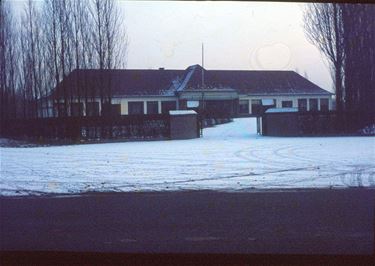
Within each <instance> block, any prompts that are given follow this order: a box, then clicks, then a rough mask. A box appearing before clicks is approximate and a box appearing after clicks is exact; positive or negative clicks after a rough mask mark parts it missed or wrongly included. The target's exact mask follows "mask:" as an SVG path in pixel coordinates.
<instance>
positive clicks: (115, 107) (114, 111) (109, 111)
mask: <svg viewBox="0 0 375 266" xmlns="http://www.w3.org/2000/svg"><path fill="white" fill-rule="evenodd" d="M102 115H111V116H117V115H121V104H109V103H104V104H103V107H102Z"/></svg>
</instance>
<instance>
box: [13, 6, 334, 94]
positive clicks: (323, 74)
mask: <svg viewBox="0 0 375 266" xmlns="http://www.w3.org/2000/svg"><path fill="white" fill-rule="evenodd" d="M19 2H21V1H19ZM119 3H120V7H121V9H122V10H123V12H124V15H125V25H126V28H127V34H128V38H129V46H128V58H127V68H132V69H143V68H146V69H157V68H159V67H164V68H166V69H185V68H187V67H188V66H190V65H193V64H201V45H202V43H204V50H205V52H204V67H205V68H206V69H238V70H298V72H299V73H300V74H301V75H303V76H304V75H305V73H306V74H307V77H308V79H309V80H311V81H312V82H314V83H316V84H317V85H319V86H321V87H322V88H324V89H327V90H330V91H332V80H331V78H330V72H329V69H328V65H327V63H326V62H324V60H325V59H324V57H323V56H322V55H321V53H320V52H319V50H318V49H317V48H316V47H315V46H313V45H312V44H310V43H309V42H308V40H307V39H306V36H305V34H304V31H303V8H304V4H301V3H280V2H230V1H228V2H194V1H189V2H183V1H124V0H119Z"/></svg>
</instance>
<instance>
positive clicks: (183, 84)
mask: <svg viewBox="0 0 375 266" xmlns="http://www.w3.org/2000/svg"><path fill="white" fill-rule="evenodd" d="M189 68H190V70H189V72H188V73H187V75H186V77H185V79H184V81H183V82H182V83H181V85H180V87H178V88H177V91H183V90H184V89H185V87H186V85H187V84H188V82H189V80H190V78H191V76H192V75H193V73H194V71H195V69H196V68H197V65H194V66H190V67H189Z"/></svg>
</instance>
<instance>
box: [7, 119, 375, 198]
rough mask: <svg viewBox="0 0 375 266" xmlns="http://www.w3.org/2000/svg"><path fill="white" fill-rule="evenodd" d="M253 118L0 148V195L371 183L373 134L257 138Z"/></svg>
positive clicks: (374, 171)
mask: <svg viewBox="0 0 375 266" xmlns="http://www.w3.org/2000/svg"><path fill="white" fill-rule="evenodd" d="M255 132H256V123H255V119H254V118H239V119H235V121H234V122H232V123H228V124H224V125H219V126H216V127H214V128H208V129H205V130H204V136H203V138H200V139H193V140H174V141H152V142H124V143H111V144H88V145H68V146H55V147H33V148H0V163H1V169H0V174H1V180H0V191H1V195H29V194H36V195H38V194H45V193H79V192H89V191H150V190H155V191H160V190H185V189H214V190H224V191H241V190H243V191H249V190H252V189H265V188H266V189H271V188H276V189H280V188H322V187H362V186H363V187H374V188H375V138H374V137H326V138H321V137H312V138H310V137H303V138H281V137H280V138H277V137H262V136H257V135H256V134H255Z"/></svg>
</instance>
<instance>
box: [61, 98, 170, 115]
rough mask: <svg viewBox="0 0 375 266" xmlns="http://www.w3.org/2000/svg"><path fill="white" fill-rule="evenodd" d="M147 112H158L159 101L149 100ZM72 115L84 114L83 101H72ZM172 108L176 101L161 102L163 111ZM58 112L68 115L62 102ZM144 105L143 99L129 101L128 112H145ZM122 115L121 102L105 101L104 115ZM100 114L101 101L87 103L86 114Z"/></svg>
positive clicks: (164, 112) (132, 113)
mask: <svg viewBox="0 0 375 266" xmlns="http://www.w3.org/2000/svg"><path fill="white" fill-rule="evenodd" d="M146 104H147V114H158V113H159V105H158V102H157V101H148V102H147V103H146ZM70 108H71V115H72V116H79V115H81V116H82V115H83V109H84V108H83V103H71V104H70ZM170 110H176V101H162V102H161V113H162V114H167V113H168V112H169V111H170ZM58 112H59V115H60V116H66V113H65V106H64V104H63V103H60V104H59V106H58ZM145 113H146V112H145V110H144V105H143V102H142V101H136V102H128V114H130V115H137V114H145ZM109 114H110V115H121V104H111V105H110V104H109V103H105V104H103V106H102V115H109ZM98 115H99V102H88V103H87V104H86V116H98Z"/></svg>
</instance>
